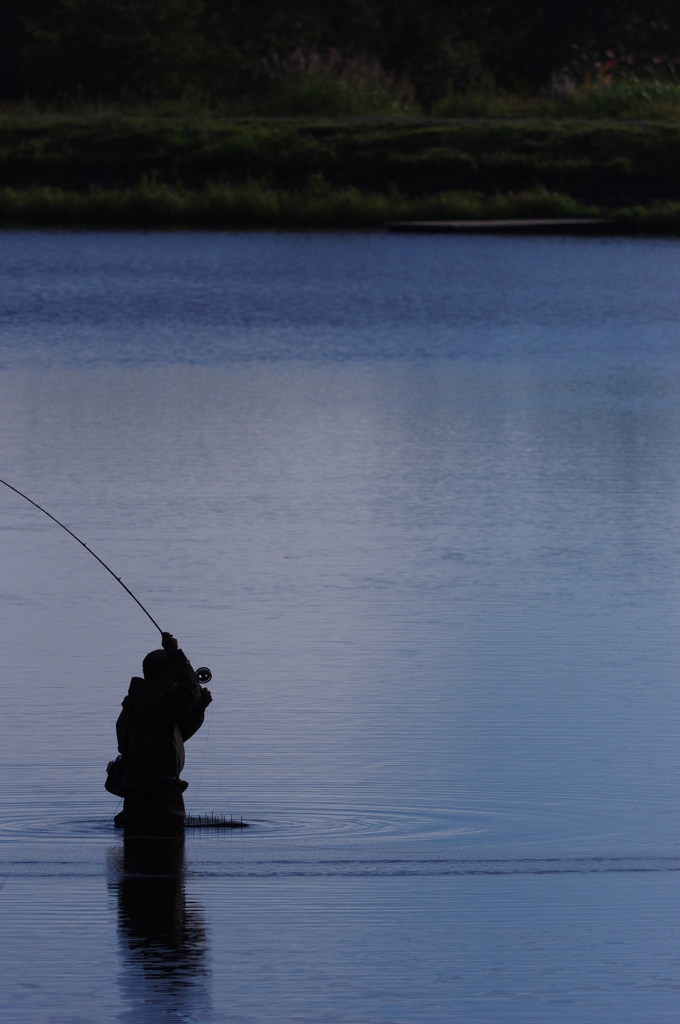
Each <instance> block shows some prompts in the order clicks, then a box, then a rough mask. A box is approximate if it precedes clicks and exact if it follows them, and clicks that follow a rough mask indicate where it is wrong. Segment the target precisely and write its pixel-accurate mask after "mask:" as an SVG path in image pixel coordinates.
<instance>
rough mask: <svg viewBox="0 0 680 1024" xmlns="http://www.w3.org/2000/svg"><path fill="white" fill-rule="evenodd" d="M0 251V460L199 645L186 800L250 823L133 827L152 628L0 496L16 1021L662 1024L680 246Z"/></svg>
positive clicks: (3, 994)
mask: <svg viewBox="0 0 680 1024" xmlns="http://www.w3.org/2000/svg"><path fill="white" fill-rule="evenodd" d="M0 253H2V263H1V265H2V274H1V275H0V367H2V370H1V372H0V451H1V455H2V458H1V460H0V461H1V462H2V471H1V472H0V475H2V476H3V477H6V478H7V479H9V480H10V481H11V482H13V483H15V484H16V485H17V486H19V487H21V488H22V489H25V490H26V491H27V493H29V494H31V495H32V496H33V497H35V498H36V500H38V501H41V502H44V503H45V504H46V506H47V507H49V508H50V510H51V511H53V512H54V514H55V515H57V516H58V517H59V518H60V519H62V520H63V521H64V522H65V523H66V524H67V525H68V526H70V527H71V528H72V529H75V530H76V532H77V533H78V534H79V535H81V536H83V538H84V539H85V540H86V541H87V542H88V543H89V544H90V545H91V546H92V547H93V548H94V550H96V551H97V552H98V553H99V554H101V556H102V557H103V558H105V559H106V560H107V561H109V562H110V563H111V564H112V566H113V567H114V568H115V570H116V571H117V572H119V573H120V574H121V575H122V578H123V579H124V581H125V582H126V583H127V584H128V585H129V586H131V587H132V589H133V590H134V591H135V592H136V593H138V595H139V596H140V598H141V599H142V600H143V601H144V602H145V603H147V604H148V606H149V608H150V610H151V611H152V614H154V615H155V616H156V617H159V618H160V620H161V621H162V622H163V624H164V625H166V626H169V628H171V629H172V630H173V631H175V632H176V633H177V634H178V635H179V636H180V639H181V640H182V643H183V644H184V646H185V649H186V650H187V653H188V654H189V656H190V657H192V659H193V660H194V663H195V664H208V665H210V667H211V669H212V671H213V675H214V683H215V685H214V686H213V687H212V689H213V693H214V694H215V701H214V704H213V705H212V706H211V708H210V710H209V713H208V720H207V724H206V727H205V729H204V730H203V731H202V732H201V733H200V734H198V735H197V736H196V737H195V738H194V739H193V740H191V741H190V743H189V744H188V749H187V769H186V773H185V774H186V778H187V779H188V781H189V783H190V785H189V790H188V791H187V795H186V797H187V806H188V808H189V809H190V810H193V811H194V812H196V813H198V812H204V811H220V812H223V813H226V814H234V816H235V817H239V816H240V815H242V814H243V815H244V817H246V819H247V820H250V821H252V822H253V828H252V830H250V831H249V832H247V833H246V832H244V833H243V834H235V835H232V834H230V835H219V836H217V835H210V834H205V833H192V834H189V835H188V836H187V839H186V842H185V846H184V853H183V854H181V853H180V851H179V849H177V850H174V851H172V850H168V851H165V852H164V853H163V856H164V857H167V858H168V863H166V864H164V865H163V864H161V865H160V866H159V863H158V857H153V858H150V859H149V858H147V857H146V854H144V853H143V854H142V856H141V858H140V856H136V855H134V851H130V850H127V849H124V848H123V843H122V840H121V839H120V838H119V837H116V835H115V834H114V832H113V830H112V828H111V827H110V821H111V818H112V816H113V814H114V812H115V809H116V807H115V801H114V800H112V798H111V797H109V796H108V794H106V793H105V792H104V790H103V785H102V776H103V769H104V765H105V764H106V761H107V760H108V759H109V757H110V756H111V755H112V754H113V745H114V731H113V726H114V722H115V719H116V716H117V714H118V709H119V705H120V701H121V700H122V697H123V695H124V693H125V690H126V687H127V683H128V681H129V678H130V676H131V675H132V674H133V673H136V672H138V671H139V666H140V664H141V660H142V657H143V655H144V654H145V653H146V652H147V650H148V649H149V648H150V647H152V646H155V644H156V637H155V636H154V635H153V632H151V633H149V630H148V629H147V622H146V620H145V619H144V616H143V615H142V614H141V613H140V612H139V610H138V609H137V608H136V606H135V605H134V604H133V602H131V601H130V600H129V598H127V597H125V595H124V594H123V593H122V592H120V593H119V588H117V586H116V584H115V583H114V582H113V581H112V580H110V579H109V578H107V577H106V574H105V573H103V571H102V570H101V569H100V568H99V567H98V566H97V565H96V564H95V563H94V561H93V560H92V559H90V558H89V557H88V556H86V555H85V554H84V553H83V552H82V551H80V550H79V549H78V548H77V546H76V545H75V544H74V542H73V541H72V540H71V539H70V538H68V537H66V535H63V534H62V533H61V531H59V530H58V529H57V528H56V527H53V525H52V524H50V523H49V522H48V521H47V520H43V519H41V517H40V516H39V515H38V514H37V513H35V512H34V511H33V510H31V509H29V508H28V507H24V506H23V505H22V504H21V503H20V502H19V500H18V499H17V498H15V496H13V495H11V494H9V493H8V494H7V495H5V496H3V495H0V560H1V570H0V629H1V630H2V636H3V639H4V645H3V659H4V671H3V677H4V679H5V683H4V684H3V715H2V716H0V741H1V745H0V746H1V749H2V763H3V771H2V774H1V775H0V793H1V794H2V804H3V816H2V819H1V820H0V874H1V875H2V878H3V879H4V880H5V885H4V887H3V888H2V890H0V912H3V911H4V913H5V914H6V915H7V918H8V920H9V921H10V922H11V928H7V929H6V930H5V932H4V933H3V934H5V936H6V937H5V939H4V940H0V952H1V953H2V957H0V963H2V968H1V969H0V970H2V972H3V974H4V976H3V979H2V981H3V985H2V987H1V988H0V1012H1V1013H2V1016H3V1019H7V1020H17V1021H20V1020H21V1021H24V1020H26V1021H28V1020H31V1021H33V1020H40V1019H48V1017H49V1014H52V1016H53V1017H54V1019H55V1020H66V1019H86V1020H87V1019H91V1018H92V1016H93V1014H94V1013H95V1008H96V1016H97V1019H101V1020H115V1019H122V1020H130V1021H132V1020H155V1019H170V1020H173V1019H176V1020H180V1019H195V1020H200V1021H211V1020H220V1021H222V1020H265V1019H276V1020H302V1021H304V1020H322V1019H337V1020H340V1021H353V1020H357V1019H360V1020H371V1021H384V1020H390V1021H392V1020H394V1021H401V1020H403V1021H413V1020H417V1019H423V1020H428V1021H433V1022H434V1021H448V1020H451V1019H452V1018H453V1019H455V1018H456V1015H458V1017H460V1018H461V1019H466V1020H475V1019H479V1020H488V1019H498V1020H529V1019H536V1020H546V1019H549V1020H560V1021H563V1020H574V1021H583V1020H592V1021H595V1020H597V1021H614V1020H616V1021H619V1020H642V1019H646V1018H645V1014H649V1010H650V1007H651V1008H653V1009H654V1011H655V1012H654V1014H652V1016H653V1017H654V1019H655V1020H665V1019H668V1020H670V1019H672V1014H673V1002H674V993H675V992H676V991H677V983H678V977H677V942H676V929H675V920H676V918H677V913H676V911H677V907H676V902H677V901H676V894H675V884H674V879H676V878H677V868H678V843H677V835H678V820H679V818H678V809H677V808H678V806H679V805H680V801H679V800H678V796H679V793H678V782H679V778H678V769H679V762H678V757H677V736H678V730H679V726H680V703H679V701H678V691H677V677H678V668H679V659H678V655H677V649H676V644H675V636H676V635H677V624H678V615H677V609H678V579H679V578H680V543H679V537H680V534H679V526H680V522H679V520H678V494H679V493H680V486H679V485H680V472H679V466H678V459H677V451H678V447H679V444H678V442H680V402H679V396H680V386H679V385H680V376H679V372H678V371H679V369H680V359H679V357H678V348H677V327H676V324H677V319H678V316H677V313H678V301H677V291H676V285H675V282H676V280H677V276H678V273H677V272H678V270H680V247H679V246H678V245H677V244H676V243H675V242H667V241H645V240H638V241H629V240H625V239H615V240H606V241H601V240H579V239H569V240H560V239H507V238H506V239H493V238H485V239H481V238H480V239H461V238H448V239H447V238H421V239H418V238H407V237H404V238H396V237H395V238H391V237H388V236H382V235H379V234H375V235H313V234H309V235H274V234H252V235H247V234H244V235H238V234H236V235H224V234H220V235H217V234H216V235H199V234H193V233H181V234H167V235H165V234H164V235H156V234H148V235H133V234H109V235H99V234H96V233H82V234H59V233H38V232H8V233H4V234H0ZM90 563H91V564H90ZM175 855H176V856H175ZM173 857H175V860H174V861H173ZM161 867H162V868H163V870H160V868H161ZM166 869H167V870H166ZM10 935H11V938H10ZM69 1015H70V1016H69Z"/></svg>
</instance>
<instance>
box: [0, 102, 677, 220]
mask: <svg viewBox="0 0 680 1024" xmlns="http://www.w3.org/2000/svg"><path fill="white" fill-rule="evenodd" d="M679 171H680V125H676V124H672V123H663V122H644V123H639V124H625V123H621V122H616V121H599V122H596V121H575V120H574V121H560V122H558V121H550V120H540V119H528V120H515V121H512V120H425V119H420V120H409V121H405V120H403V119H392V120H384V119H381V120H378V119H365V120H351V121H350V120H345V121H340V120H334V121H332V120H325V121H319V120H300V119H298V120H292V119H289V120H285V119H279V120H274V119H255V118H250V119H242V120H235V119H224V118H218V117H211V116H202V117H198V116H194V117H190V116H182V117H180V116H160V115H150V114H147V115H113V114H110V113H109V114H96V115H78V116H76V115H35V116H23V117H19V116H5V117H0V222H1V223H4V224H10V223H12V224H17V223H27V224H28V223H32V224H41V223H42V224H111V225H117V224H119V225H140V226H152V225H157V226H160V225H168V226H181V225H205V226H213V227H222V226H233V227H238V226H242V227H252V226H272V227H292V226H295V227H312V226H318V227H331V226H332V227H372V226H376V225H379V224H383V223H384V222H385V221H386V220H393V219H397V220H398V219H441V218H454V219H459V218H461V219H462V218H473V219H474V218H479V217H482V218H485V217H531V216H587V215H593V216H594V215H605V216H609V215H612V216H613V215H616V216H617V217H619V218H623V219H624V220H627V222H630V223H631V224H635V225H638V226H640V227H641V228H642V227H643V226H644V229H645V230H655V231H659V230H668V231H675V230H676V229H677V213H676V211H675V204H680V173H679Z"/></svg>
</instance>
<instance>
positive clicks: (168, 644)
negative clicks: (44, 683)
mask: <svg viewBox="0 0 680 1024" xmlns="http://www.w3.org/2000/svg"><path fill="white" fill-rule="evenodd" d="M162 644H163V649H162V650H158V651H151V653H150V654H147V656H146V658H145V659H144V662H143V664H142V671H143V673H144V678H143V679H140V678H139V677H138V676H135V677H133V679H132V681H131V683H130V689H129V691H128V694H127V696H126V698H125V700H124V701H123V710H122V711H121V713H120V715H119V717H118V721H117V722H116V734H117V736H118V749H119V751H120V753H121V754H122V755H123V758H124V759H125V763H126V766H127V774H126V777H125V785H124V803H123V810H122V811H121V812H120V814H117V815H116V817H115V818H114V823H115V825H116V827H118V828H121V827H124V828H125V830H126V834H127V833H128V832H129V833H131V834H132V833H137V834H147V835H148V834H161V835H169V834H173V833H178V832H179V833H181V832H182V830H183V828H184V821H185V818H186V810H185V807H184V797H183V796H182V794H183V793H184V790H185V789H186V788H187V785H188V783H187V782H184V781H183V780H182V779H180V773H181V771H182V769H183V768H184V743H185V742H186V740H188V739H189V738H190V737H191V736H193V735H194V733H195V732H197V730H198V729H200V728H201V726H202V725H203V720H204V717H205V709H206V708H207V706H208V704H210V702H211V701H212V695H211V693H210V690H208V689H206V688H205V687H202V686H201V685H200V684H199V682H198V679H197V678H196V673H195V672H194V670H193V669H192V667H191V664H190V663H189V660H188V659H187V657H186V656H185V654H184V652H183V651H181V650H179V649H178V644H177V641H176V640H175V638H174V637H173V636H171V635H170V633H163V639H162Z"/></svg>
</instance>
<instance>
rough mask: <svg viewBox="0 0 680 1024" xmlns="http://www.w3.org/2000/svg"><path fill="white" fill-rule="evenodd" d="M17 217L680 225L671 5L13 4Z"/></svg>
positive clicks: (11, 117)
mask: <svg viewBox="0 0 680 1024" xmlns="http://www.w3.org/2000/svg"><path fill="white" fill-rule="evenodd" d="M0 29H1V31H0V103H2V104H4V107H3V109H4V114H0V222H2V223H54V224H57V223H60V224H96V223H97V224H121V225H123V224H126V225H132V224H140V225H141V224H146V225H152V224H154V225H161V224H167V225H199V224H205V225H214V226H218V225H220V226H225V225H230V226H256V225H262V226H264V225H269V226H293V225H294V226H312V225H315V226H322V225H323V226H357V227H359V226H372V225H377V224H382V223H383V222H384V221H385V220H389V219H400V218H403V219H409V218H418V219H420V218H428V219H429V218H438V217H446V218H463V217H473V218H474V217H487V216H489V217H496V216H500V217H502V216H512V217H515V216H540V215H551V216H562V215H564V216H567V215H582V214H585V213H590V214H596V213H602V214H603V215H605V216H608V217H616V218H618V219H623V220H624V221H625V222H626V223H629V224H631V225H635V226H639V227H640V229H644V230H675V225H676V223H677V211H676V209H675V205H674V204H676V203H680V175H679V174H678V169H679V168H680V57H676V55H677V54H680V6H678V5H677V4H675V3H673V2H671V0H645V3H642V0H599V2H598V3H597V4H596V5H593V4H592V3H586V2H585V0H570V3H569V4H563V3H561V2H560V3H552V4H550V5H544V6H543V7H541V6H538V7H537V6H536V5H535V4H534V3H530V2H529V0H484V3H479V2H477V0H475V2H474V3H473V2H472V0H460V2H458V3H456V4H452V3H451V2H450V0H419V2H418V3H417V4H414V3H412V2H411V0H324V2H323V3H321V0H284V2H283V3H281V0H276V2H275V0H247V2H246V0H0Z"/></svg>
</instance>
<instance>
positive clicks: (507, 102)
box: [432, 79, 680, 121]
mask: <svg viewBox="0 0 680 1024" xmlns="http://www.w3.org/2000/svg"><path fill="white" fill-rule="evenodd" d="M432 114H433V115H434V116H437V117H491V118H518V117H521V118H526V117H541V118H554V119H557V120H561V119H564V118H574V117H578V118H585V119H588V120H598V119H601V118H612V119H615V120H633V121H637V120H641V121H678V120H680V84H676V83H673V82H663V81H655V80H647V81H634V80H633V79H619V80H618V81H612V82H610V83H606V82H595V83H593V84H591V85H582V86H580V87H579V88H578V89H575V90H574V91H573V92H565V93H563V95H561V96H547V95H545V96H517V95H513V94H511V93H502V92H493V91H486V92H468V93H460V94H456V95H452V96H448V97H447V98H446V99H444V100H441V101H440V102H439V103H437V104H436V105H435V107H434V109H433V111H432Z"/></svg>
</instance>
